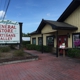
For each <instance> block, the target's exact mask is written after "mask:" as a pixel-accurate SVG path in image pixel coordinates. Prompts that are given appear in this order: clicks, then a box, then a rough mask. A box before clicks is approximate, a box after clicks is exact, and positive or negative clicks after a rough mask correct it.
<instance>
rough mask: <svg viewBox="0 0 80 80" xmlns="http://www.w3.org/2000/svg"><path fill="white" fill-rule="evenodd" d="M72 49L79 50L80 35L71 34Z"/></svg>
mask: <svg viewBox="0 0 80 80" xmlns="http://www.w3.org/2000/svg"><path fill="white" fill-rule="evenodd" d="M73 48H80V33H79V34H73Z"/></svg>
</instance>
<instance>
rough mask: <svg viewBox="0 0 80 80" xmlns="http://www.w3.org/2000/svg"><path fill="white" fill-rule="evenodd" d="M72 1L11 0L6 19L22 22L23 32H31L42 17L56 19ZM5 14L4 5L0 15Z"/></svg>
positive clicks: (0, 8)
mask: <svg viewBox="0 0 80 80" xmlns="http://www.w3.org/2000/svg"><path fill="white" fill-rule="evenodd" d="M1 1H6V0H0V2H1ZM7 1H8V0H7ZM71 1H72V0H11V1H10V5H9V7H8V10H7V13H6V15H5V19H6V20H12V21H17V22H22V23H23V26H22V32H23V33H26V34H27V33H31V32H33V31H35V30H36V29H37V28H38V26H39V24H40V22H41V20H42V19H46V20H54V21H56V20H57V19H58V18H59V17H60V15H61V14H62V13H63V12H64V10H65V9H66V8H67V7H68V5H69V4H70V3H71ZM3 4H4V3H3ZM0 6H1V5H0ZM4 14H5V11H4V9H3V7H0V17H3V15H4Z"/></svg>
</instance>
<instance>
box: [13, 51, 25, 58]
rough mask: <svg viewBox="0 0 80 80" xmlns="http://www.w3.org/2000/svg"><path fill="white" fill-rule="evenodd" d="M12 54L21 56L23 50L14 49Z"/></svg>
mask: <svg viewBox="0 0 80 80" xmlns="http://www.w3.org/2000/svg"><path fill="white" fill-rule="evenodd" d="M13 54H14V56H16V57H21V56H24V52H23V51H22V50H16V51H14V53H13Z"/></svg>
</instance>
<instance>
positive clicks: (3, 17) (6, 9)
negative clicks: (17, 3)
mask: <svg viewBox="0 0 80 80" xmlns="http://www.w3.org/2000/svg"><path fill="white" fill-rule="evenodd" d="M10 1H11V0H9V1H8V4H7V6H6V10H5V14H4V16H3V19H2V20H4V18H5V15H6V13H7V10H8V8H9V5H10Z"/></svg>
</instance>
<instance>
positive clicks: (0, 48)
mask: <svg viewBox="0 0 80 80" xmlns="http://www.w3.org/2000/svg"><path fill="white" fill-rule="evenodd" d="M10 50H11V49H10V47H8V46H7V47H0V52H9V51H10Z"/></svg>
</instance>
